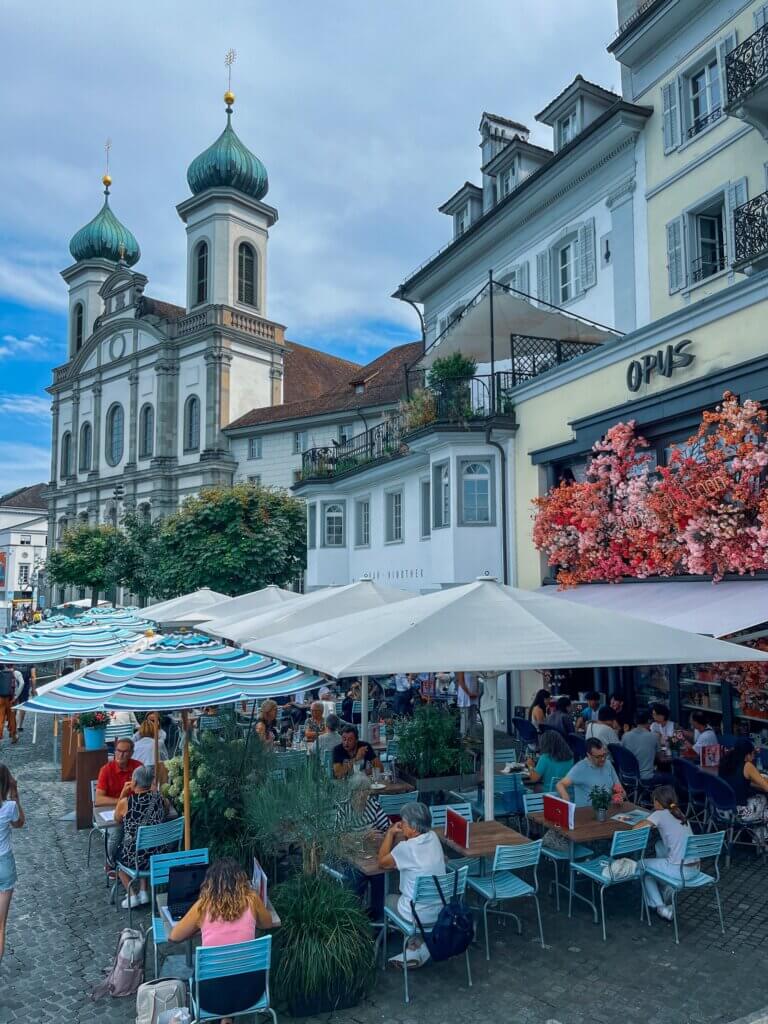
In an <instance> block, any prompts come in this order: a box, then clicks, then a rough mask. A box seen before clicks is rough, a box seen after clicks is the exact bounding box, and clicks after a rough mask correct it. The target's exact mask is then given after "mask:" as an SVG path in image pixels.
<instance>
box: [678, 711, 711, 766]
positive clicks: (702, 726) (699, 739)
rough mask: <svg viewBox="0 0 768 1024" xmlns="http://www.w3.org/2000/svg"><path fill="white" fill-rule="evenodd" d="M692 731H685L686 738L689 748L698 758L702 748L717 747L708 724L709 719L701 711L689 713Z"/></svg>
mask: <svg viewBox="0 0 768 1024" xmlns="http://www.w3.org/2000/svg"><path fill="white" fill-rule="evenodd" d="M691 725H692V727H693V728H692V729H690V730H689V729H685V730H684V732H685V735H686V738H687V739H688V741H689V748H690V749H691V750H692V751H693V752H694V753H695V754H696V755H697V756H698V755H699V754H700V752H701V750H702V748H703V747H714V746H717V742H718V740H717V736H716V735H715V730H714V729H713V728H712V726H711V725H710V724H709V719H708V718H707V716H706V715H705V714H704V712H703V711H692V712H691Z"/></svg>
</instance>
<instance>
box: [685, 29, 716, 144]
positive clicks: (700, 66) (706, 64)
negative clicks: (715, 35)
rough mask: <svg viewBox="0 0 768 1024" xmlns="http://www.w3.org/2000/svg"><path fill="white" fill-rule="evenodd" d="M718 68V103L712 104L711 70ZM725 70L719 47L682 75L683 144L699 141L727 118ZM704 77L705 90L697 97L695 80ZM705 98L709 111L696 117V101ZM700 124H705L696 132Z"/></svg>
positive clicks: (710, 51) (698, 93)
mask: <svg viewBox="0 0 768 1024" xmlns="http://www.w3.org/2000/svg"><path fill="white" fill-rule="evenodd" d="M713 67H714V68H716V70H717V91H718V100H717V103H713V102H712V95H711V92H712V81H711V75H710V72H711V69H712V68H713ZM723 70H724V69H723V68H722V67H721V64H720V57H719V54H718V52H717V47H715V48H713V49H711V50H709V51H708V53H707V54H706V55H704V56H702V57H700V58H699V59H698V60H697V61H696V62H695V64H692V65H691V67H690V68H687V69H686V70H685V71H684V72H683V75H682V86H683V90H682V91H683V110H684V115H683V116H684V119H685V121H684V124H683V135H684V136H685V137H684V139H683V142H684V143H685V142H692V141H693V140H694V139H697V138H698V137H699V136H700V135H701V133H702V132H704V131H706V130H707V129H708V128H710V127H712V126H713V125H715V124H718V123H719V122H720V121H722V119H723V118H724V117H725V111H724V110H723V102H724V100H723ZM702 74H703V75H704V88H703V89H701V90H699V91H698V92H697V93H696V94H695V95H694V92H693V82H694V79H696V78H698V77H699V76H700V75H702ZM701 96H705V97H706V104H707V109H706V111H705V112H704V113H700V114H699V115H698V116H696V112H695V103H696V99H697V98H699V97H701ZM715 111H719V113H718V114H717V116H716V117H715V116H713V114H714V112H715ZM699 122H703V123H702V124H701V127H700V128H698V129H697V130H696V131H693V129H694V128H696V125H697V124H699Z"/></svg>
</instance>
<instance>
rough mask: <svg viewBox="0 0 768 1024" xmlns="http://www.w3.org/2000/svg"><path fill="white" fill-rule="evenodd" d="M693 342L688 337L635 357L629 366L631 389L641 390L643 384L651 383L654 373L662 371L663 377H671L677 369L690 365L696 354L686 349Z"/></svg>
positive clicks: (628, 376)
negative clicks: (638, 357) (640, 356)
mask: <svg viewBox="0 0 768 1024" xmlns="http://www.w3.org/2000/svg"><path fill="white" fill-rule="evenodd" d="M692 344H693V342H692V341H691V339H690V338H686V339H685V341H678V342H677V343H676V344H674V345H667V347H666V348H665V349H663V348H660V349H659V350H658V351H657V352H649V353H648V354H647V355H644V356H643V357H642V359H633V360H632V362H631V363H630V364H629V366H628V367H627V387H628V388H629V390H630V391H639V390H640V387H641V386H642V385H643V384H650V382H651V377H652V376H653V374H654V373H660V374H661V376H662V377H671V376H672V374H673V373H674V371H675V370H679V369H681V368H682V367H683V366H690V365H691V363H692V362H693V360H694V359H695V358H696V356H695V355H694V354H693V352H686V349H687V348H688V346H689V345H692Z"/></svg>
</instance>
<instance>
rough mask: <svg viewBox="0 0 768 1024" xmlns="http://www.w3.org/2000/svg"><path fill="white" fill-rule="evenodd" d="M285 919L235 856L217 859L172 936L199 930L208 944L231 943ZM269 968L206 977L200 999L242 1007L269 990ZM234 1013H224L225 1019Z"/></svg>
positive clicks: (212, 1005)
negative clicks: (255, 886)
mask: <svg viewBox="0 0 768 1024" xmlns="http://www.w3.org/2000/svg"><path fill="white" fill-rule="evenodd" d="M274 924H279V920H277V919H276V918H273V916H272V913H271V911H269V910H267V908H266V907H265V906H264V904H263V903H262V902H261V899H260V898H259V895H258V893H257V892H256V891H255V890H254V889H252V888H251V883H250V879H249V878H248V875H247V874H246V873H245V871H243V869H242V868H241V867H240V865H239V864H238V863H237V861H236V860H235V859H234V858H232V857H222V858H221V859H220V860H217V861H214V862H213V864H211V866H210V867H209V868H208V870H207V872H206V874H205V881H204V882H203V884H202V887H201V889H200V896H199V898H198V899H197V901H196V902H195V903H194V904H193V905H192V907H191V908H190V909H189V910H188V911H187V913H186V914H185V915H184V917H183V918H182V919H181V921H179V922H178V923H177V924H175V925H174V926H173V928H172V930H171V934H170V939H171V942H184V941H185V939H191V938H192V936H193V935H196V934H197V932H200V933H201V936H202V945H203V946H229V945H232V944H234V943H236V942H250V941H251V939H255V938H256V932H257V929H264V928H272V927H273V925H274ZM266 980H267V979H266V972H265V971H251V972H250V973H248V974H238V976H237V984H233V983H232V979H231V978H210V979H208V980H206V981H201V982H200V990H199V991H200V1005H201V1006H202V1008H203V1009H204V1010H205V1011H206V1012H207V1013H209V1014H225V1015H226V1014H228V1013H241V1012H242V1011H243V1010H247V1009H248V1007H249V1006H253V1005H254V1004H255V1003H257V1002H258V1001H259V1000H260V999H261V997H262V996H263V995H264V989H265V987H266ZM227 1019H228V1018H226V1017H224V1018H223V1019H222V1024H224V1021H225V1020H227Z"/></svg>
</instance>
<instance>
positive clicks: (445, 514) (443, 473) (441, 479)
mask: <svg viewBox="0 0 768 1024" xmlns="http://www.w3.org/2000/svg"><path fill="white" fill-rule="evenodd" d="M432 496H433V505H434V515H433V516H432V523H433V525H434V527H435V529H436V530H437V529H440V527H442V526H450V525H451V471H450V469H449V467H448V463H447V462H443V463H441V464H440V465H439V466H434V467H433V469H432Z"/></svg>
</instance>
